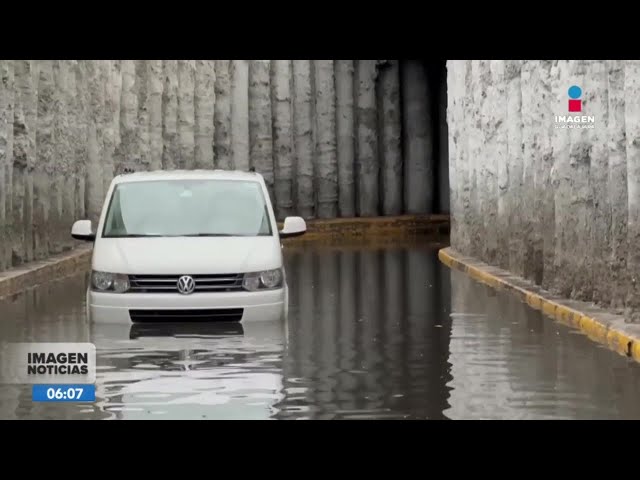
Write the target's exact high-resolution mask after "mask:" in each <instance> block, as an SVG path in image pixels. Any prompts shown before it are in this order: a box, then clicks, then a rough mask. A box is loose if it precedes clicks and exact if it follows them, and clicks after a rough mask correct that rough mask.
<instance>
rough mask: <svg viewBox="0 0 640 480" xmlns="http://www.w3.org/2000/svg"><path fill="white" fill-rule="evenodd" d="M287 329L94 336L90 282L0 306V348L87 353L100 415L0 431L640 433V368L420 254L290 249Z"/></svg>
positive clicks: (15, 407) (423, 248) (418, 248)
mask: <svg viewBox="0 0 640 480" xmlns="http://www.w3.org/2000/svg"><path fill="white" fill-rule="evenodd" d="M285 253H286V262H287V272H288V279H289V284H290V289H291V292H290V300H291V306H290V312H289V318H288V321H286V322H275V323H261V322H254V323H245V324H177V325H176V324H160V325H148V324H135V325H131V326H129V325H124V326H123V325H89V324H88V323H87V321H86V318H85V313H84V293H85V289H86V285H87V275H86V272H79V273H78V275H75V276H73V277H70V278H67V279H65V280H63V281H59V282H52V283H50V284H47V285H42V286H40V287H38V288H36V289H33V290H30V291H27V292H24V293H23V294H20V295H17V296H14V297H11V298H5V299H0V319H1V320H2V321H0V339H2V340H5V341H47V342H51V341H90V342H93V343H94V344H95V345H96V347H97V350H98V378H97V402H96V403H94V404H81V405H75V404H46V403H33V402H31V389H30V387H28V386H6V385H4V386H0V418H29V419H37V418H45V419H46V418H60V419H65V418H91V419H156V418H158V419H163V418H166V419H169V418H171V419H179V418H184V419H248V418H253V419H364V418H367V419H391V418H402V419H433V418H436V419H437V418H453V419H466V418H487V419H490V418H496V419H497V418H502V419H503V418H525V419H529V418H640V403H638V402H637V398H638V396H639V395H640V366H639V365H638V364H636V363H633V362H630V361H627V359H625V358H623V357H620V356H618V355H616V354H615V353H613V352H610V351H609V350H607V349H605V348H599V347H597V346H596V345H595V344H594V343H592V342H590V341H589V340H588V339H586V338H585V337H584V336H582V335H580V334H578V333H576V332H574V331H571V330H569V329H568V328H565V327H563V326H560V325H558V324H556V323H554V322H552V321H551V320H549V319H546V318H543V317H542V316H541V315H540V314H539V313H538V312H536V311H534V310H531V309H529V308H528V307H527V306H526V305H524V304H522V303H520V302H518V301H517V300H516V299H514V298H513V297H511V296H509V295H503V294H499V293H496V292H494V291H493V290H491V289H489V288H487V287H485V286H483V285H481V284H478V283H476V282H474V281H472V280H471V279H470V278H469V277H467V276H465V275H464V274H461V273H458V272H451V271H450V270H449V269H447V268H446V267H444V266H443V265H442V264H441V263H440V262H439V261H438V260H437V255H436V249H435V248H432V247H430V246H427V245H405V246H398V247H384V248H368V249H357V248H336V247H326V248H317V247H314V248H311V246H309V245H306V246H304V248H298V249H294V248H287V249H286V250H285Z"/></svg>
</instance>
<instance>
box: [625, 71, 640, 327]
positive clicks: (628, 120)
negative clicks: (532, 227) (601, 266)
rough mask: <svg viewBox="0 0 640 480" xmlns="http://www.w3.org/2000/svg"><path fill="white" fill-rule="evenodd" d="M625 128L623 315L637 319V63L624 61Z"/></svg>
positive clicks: (639, 219) (639, 102)
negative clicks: (625, 183)
mask: <svg viewBox="0 0 640 480" xmlns="http://www.w3.org/2000/svg"><path fill="white" fill-rule="evenodd" d="M624 98H625V102H626V103H625V116H624V118H625V127H626V131H627V145H626V147H627V148H626V157H627V192H628V196H627V208H628V212H627V213H628V223H627V255H628V257H627V275H628V279H629V283H628V286H627V299H626V300H627V302H626V306H627V312H626V313H627V316H628V317H629V319H630V320H633V321H636V322H637V321H640V318H639V313H638V309H640V278H639V276H640V273H639V272H640V249H639V248H638V245H640V62H639V61H635V60H634V61H627V62H626V65H625V74H624Z"/></svg>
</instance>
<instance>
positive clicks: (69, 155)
mask: <svg viewBox="0 0 640 480" xmlns="http://www.w3.org/2000/svg"><path fill="white" fill-rule="evenodd" d="M75 85H76V84H75V71H74V66H73V64H72V61H71V60H59V61H58V62H57V69H56V91H57V93H58V100H57V102H56V105H57V111H56V123H55V133H54V135H55V138H56V143H55V146H56V162H55V165H56V172H57V175H58V176H59V182H60V191H61V205H60V211H61V214H60V226H59V233H58V238H59V241H60V244H61V248H62V250H68V249H70V248H72V247H73V245H74V242H75V240H73V238H72V237H71V226H72V225H73V222H75V221H76V220H78V218H77V217H76V178H75V166H74V164H75V161H76V157H75V146H74V143H73V139H74V136H75V129H74V128H73V126H72V124H73V119H72V117H71V115H72V113H73V111H74V110H73V109H74V100H73V99H74V97H75V95H76V91H75Z"/></svg>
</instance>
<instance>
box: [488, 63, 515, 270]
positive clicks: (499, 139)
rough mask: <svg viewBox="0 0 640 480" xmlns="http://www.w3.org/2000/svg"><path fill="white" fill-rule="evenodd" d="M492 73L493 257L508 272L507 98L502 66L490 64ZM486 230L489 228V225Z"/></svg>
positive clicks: (505, 75) (504, 73) (504, 69)
mask: <svg viewBox="0 0 640 480" xmlns="http://www.w3.org/2000/svg"><path fill="white" fill-rule="evenodd" d="M489 67H490V70H491V83H492V88H491V99H492V101H493V102H494V104H493V106H492V107H493V108H491V109H490V112H489V122H490V123H491V124H492V126H493V128H494V129H495V134H494V135H495V137H494V138H495V147H494V149H493V155H494V160H493V161H494V173H495V174H496V178H494V179H493V183H492V185H493V195H494V196H495V197H497V198H496V203H494V204H493V205H494V212H495V214H496V218H495V225H496V226H497V228H496V237H497V238H496V248H497V249H496V255H495V262H496V264H497V265H498V266H500V267H502V268H509V233H510V232H509V207H510V206H509V204H508V194H507V192H508V188H509V170H508V164H509V163H508V162H509V160H508V138H509V137H508V131H507V129H508V126H507V125H506V124H505V121H504V120H505V119H506V118H507V113H508V104H507V102H505V101H504V99H505V98H506V96H507V72H506V68H505V67H506V65H505V62H504V61H502V60H492V61H491V62H490V65H489ZM489 228H491V226H490V225H489Z"/></svg>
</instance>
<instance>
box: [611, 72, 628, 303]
mask: <svg viewBox="0 0 640 480" xmlns="http://www.w3.org/2000/svg"><path fill="white" fill-rule="evenodd" d="M606 68H607V90H608V95H607V101H608V118H607V120H608V121H607V137H608V145H609V178H608V189H607V190H608V194H609V198H610V201H611V251H610V255H611V256H610V257H609V262H608V264H609V266H610V268H611V276H612V278H611V284H612V285H611V306H612V307H613V308H614V309H616V310H619V309H622V307H623V306H624V301H625V297H626V294H627V288H626V286H627V285H628V283H627V282H628V277H627V205H628V203H629V200H628V195H627V158H626V147H627V146H626V136H625V101H626V97H625V90H624V84H625V64H624V61H622V60H611V61H607V62H606Z"/></svg>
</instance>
